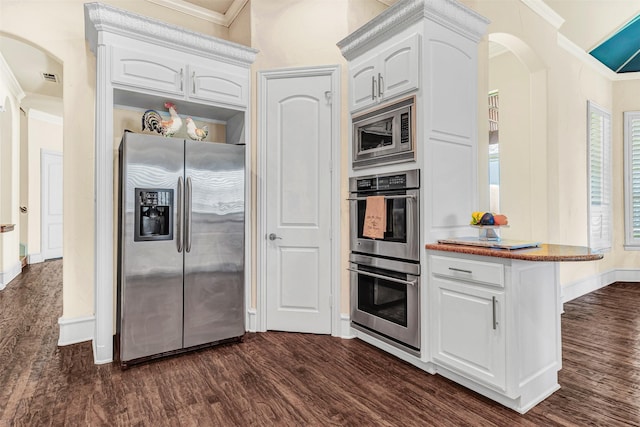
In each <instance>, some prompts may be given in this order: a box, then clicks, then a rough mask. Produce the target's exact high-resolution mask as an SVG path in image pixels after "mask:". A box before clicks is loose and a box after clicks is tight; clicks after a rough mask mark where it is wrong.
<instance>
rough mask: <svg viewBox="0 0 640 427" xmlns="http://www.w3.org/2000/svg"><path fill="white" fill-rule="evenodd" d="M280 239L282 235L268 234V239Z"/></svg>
mask: <svg viewBox="0 0 640 427" xmlns="http://www.w3.org/2000/svg"><path fill="white" fill-rule="evenodd" d="M276 239H282V237H278V236H276V233H271V234H269V240H276Z"/></svg>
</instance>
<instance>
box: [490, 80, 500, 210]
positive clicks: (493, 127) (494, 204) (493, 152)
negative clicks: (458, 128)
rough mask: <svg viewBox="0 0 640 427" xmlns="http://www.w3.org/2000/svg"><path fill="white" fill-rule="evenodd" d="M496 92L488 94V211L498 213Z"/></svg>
mask: <svg viewBox="0 0 640 427" xmlns="http://www.w3.org/2000/svg"><path fill="white" fill-rule="evenodd" d="M498 100H499V98H498V91H497V90H495V91H492V92H489V209H490V211H491V212H500V144H499V142H500V141H499V138H498V135H499V129H498V127H499V126H498V124H499V122H498Z"/></svg>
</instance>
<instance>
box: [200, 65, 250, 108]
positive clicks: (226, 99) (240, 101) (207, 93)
mask: <svg viewBox="0 0 640 427" xmlns="http://www.w3.org/2000/svg"><path fill="white" fill-rule="evenodd" d="M189 70H190V72H191V73H190V89H189V90H190V92H189V97H190V98H195V99H201V100H204V101H213V102H216V103H223V104H233V105H239V106H242V107H244V106H246V105H247V103H248V97H249V95H248V93H247V92H248V88H249V78H248V75H247V72H246V71H241V70H239V71H238V73H235V74H233V73H230V72H226V71H221V70H213V69H208V68H204V67H198V66H191V67H190V68H189Z"/></svg>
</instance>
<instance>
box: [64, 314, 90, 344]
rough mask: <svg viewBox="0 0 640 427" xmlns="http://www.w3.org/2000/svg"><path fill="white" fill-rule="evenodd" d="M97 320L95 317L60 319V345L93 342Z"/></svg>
mask: <svg viewBox="0 0 640 427" xmlns="http://www.w3.org/2000/svg"><path fill="white" fill-rule="evenodd" d="M95 322H96V319H95V317H94V316H85V317H73V318H70V319H65V318H64V317H60V318H59V319H58V325H59V326H60V335H59V337H58V345H59V346H65V345H71V344H77V343H81V342H85V341H91V340H93V335H94V331H95Z"/></svg>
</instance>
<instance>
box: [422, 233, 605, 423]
mask: <svg viewBox="0 0 640 427" xmlns="http://www.w3.org/2000/svg"><path fill="white" fill-rule="evenodd" d="M426 249H427V276H426V277H425V279H426V280H425V281H426V285H427V286H426V291H427V300H428V303H427V307H426V308H427V310H423V316H424V317H423V321H424V322H425V323H426V325H425V326H426V327H427V328H428V331H429V332H428V336H429V353H430V357H429V361H430V362H431V363H432V369H433V370H434V371H435V372H436V373H438V374H440V375H442V376H444V377H446V378H449V379H451V380H453V381H455V382H457V383H459V384H461V385H463V386H465V387H468V388H469V389H471V390H474V391H476V392H478V393H480V394H482V395H484V396H486V397H488V398H490V399H492V400H495V401H496V402H499V403H501V404H502V405H504V406H507V407H509V408H511V409H513V410H516V411H518V412H520V413H525V412H527V411H528V410H529V409H531V408H532V407H533V406H535V405H536V404H538V403H539V402H540V401H542V400H544V399H545V398H547V397H548V396H549V395H551V394H552V393H553V392H554V391H556V390H557V389H559V388H560V385H559V384H558V371H559V370H560V369H561V368H562V341H561V329H560V315H561V312H562V301H561V297H560V283H559V278H558V263H559V262H566V261H593V260H598V259H601V258H602V257H603V255H602V254H600V253H594V252H592V251H590V250H589V249H588V248H584V247H576V246H562V245H541V246H540V247H535V248H530V249H518V250H511V251H510V250H504V249H492V248H483V247H475V246H465V245H454V244H427V245H426Z"/></svg>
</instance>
